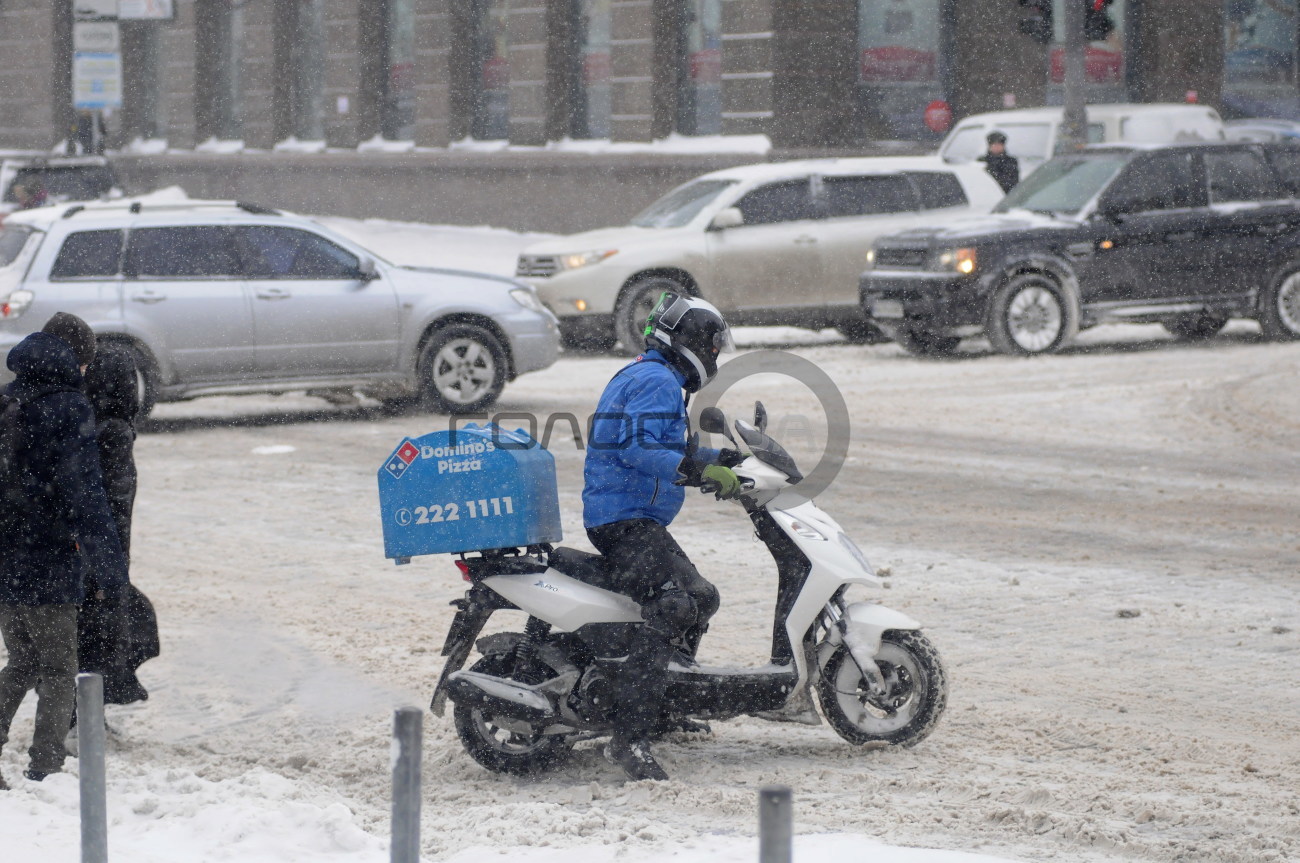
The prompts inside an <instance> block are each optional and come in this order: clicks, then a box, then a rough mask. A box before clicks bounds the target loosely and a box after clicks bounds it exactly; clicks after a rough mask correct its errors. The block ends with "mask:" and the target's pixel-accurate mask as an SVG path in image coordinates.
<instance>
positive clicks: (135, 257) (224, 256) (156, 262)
mask: <svg viewBox="0 0 1300 863" xmlns="http://www.w3.org/2000/svg"><path fill="white" fill-rule="evenodd" d="M126 272H127V274H128V275H129V276H130V277H131V278H173V279H176V278H181V279H186V278H188V279H194V278H210V279H211V278H222V279H231V278H238V277H239V276H240V275H241V273H240V266H239V259H238V258H237V257H236V255H235V250H234V247H233V246H232V245H231V242H230V230H229V229H228V228H224V227H221V226H217V225H195V226H186V227H177V228H137V229H135V230H133V231H132V232H131V239H130V242H129V243H128V245H127V250H126Z"/></svg>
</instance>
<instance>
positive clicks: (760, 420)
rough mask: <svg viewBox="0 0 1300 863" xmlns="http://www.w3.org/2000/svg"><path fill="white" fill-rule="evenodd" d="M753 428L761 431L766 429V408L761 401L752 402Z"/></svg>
mask: <svg viewBox="0 0 1300 863" xmlns="http://www.w3.org/2000/svg"><path fill="white" fill-rule="evenodd" d="M754 428H756V429H758V430H759V431H761V432H766V431H767V408H765V407H763V403H762V402H754Z"/></svg>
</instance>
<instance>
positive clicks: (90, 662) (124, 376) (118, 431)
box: [77, 345, 157, 704]
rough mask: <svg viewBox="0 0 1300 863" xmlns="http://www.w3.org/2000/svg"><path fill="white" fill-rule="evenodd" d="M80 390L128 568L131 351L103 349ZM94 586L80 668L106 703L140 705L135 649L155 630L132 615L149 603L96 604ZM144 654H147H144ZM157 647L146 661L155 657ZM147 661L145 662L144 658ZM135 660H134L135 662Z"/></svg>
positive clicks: (119, 599) (80, 622)
mask: <svg viewBox="0 0 1300 863" xmlns="http://www.w3.org/2000/svg"><path fill="white" fill-rule="evenodd" d="M84 390H85V393H86V397H87V398H88V399H89V400H90V406H91V409H92V410H94V412H95V440H96V443H97V444H98V447H99V468H100V472H101V473H102V475H103V478H104V491H105V493H106V494H107V495H108V507H109V510H110V511H111V512H112V514H113V522H114V524H116V526H117V535H118V541H119V542H120V543H121V545H122V552H123V554H125V555H126V557H127V559H128V563H129V560H130V555H131V511H132V509H133V507H134V505H135V489H136V468H135V453H134V449H135V417H136V414H137V413H138V412H139V409H140V398H139V384H138V381H137V377H136V366H135V359H134V357H133V356H132V354H131V352H130V351H128V350H126V349H124V348H121V347H117V346H115V345H103V346H101V347H100V349H99V350H98V351H96V353H95V361H94V362H93V363H91V364H90V366H89V368H87V369H86V376H85V384H84ZM96 588H97V585H94V584H87V590H86V601H85V602H84V603H82V606H81V614H80V616H79V617H78V618H77V632H78V646H77V653H78V658H79V663H78V664H79V667H80V669H81V670H82V671H93V672H95V673H97V674H100V675H102V676H103V678H104V701H105V702H106V703H108V704H130V703H132V702H134V701H143V700H144V699H146V698H148V697H149V693H148V692H147V691H146V690H145V688H144V687H143V686H142V685H141V684H140V681H139V680H138V679H137V678H136V675H135V669H136V668H137V667H139V665H140V663H141V662H143V661H144V659H143V658H139V656H138V653H139V651H136V650H133V645H134V644H136V643H137V642H138V641H140V640H144V641H148V642H152V643H156V641H157V626H156V623H155V622H154V620H153V614H152V607H149V610H148V613H147V614H142V615H140V616H142V617H143V618H145V619H142V620H140V621H138V622H134V623H136V624H137V625H133V621H132V620H131V614H130V611H131V609H132V608H138V607H139V606H140V605H141V604H143V605H144V606H148V603H149V600H148V599H145V597H144V595H143V594H139V595H138V596H137V595H136V594H138V593H139V591H137V590H136V589H135V587H134V586H133V585H132V586H129V587H128V588H127V591H126V593H125V594H124V595H122V596H115V595H112V594H109V595H108V598H105V599H100V598H99V596H98V591H97V589H96ZM145 652H147V651H145ZM156 655H157V649H156V648H155V649H154V650H153V652H152V653H149V656H156ZM145 658H147V657H145ZM137 660H138V661H137Z"/></svg>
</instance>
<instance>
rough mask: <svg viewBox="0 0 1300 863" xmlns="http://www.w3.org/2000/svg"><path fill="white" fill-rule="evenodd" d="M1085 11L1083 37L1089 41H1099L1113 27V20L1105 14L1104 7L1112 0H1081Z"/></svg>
mask: <svg viewBox="0 0 1300 863" xmlns="http://www.w3.org/2000/svg"><path fill="white" fill-rule="evenodd" d="M1083 2H1084V3H1087V4H1088V5H1087V11H1085V12H1084V13H1083V37H1084V38H1085V39H1087V40H1088V41H1089V42H1099V41H1101V40H1102V39H1105V38H1106V37H1107V36H1109V35H1110V31H1112V30H1114V29H1115V22H1114V21H1112V20H1110V16H1109V15H1107V14H1106V7H1107V6H1109V5H1110V4H1111V3H1113V2H1114V0H1083Z"/></svg>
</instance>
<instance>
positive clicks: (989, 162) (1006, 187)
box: [979, 131, 1020, 193]
mask: <svg viewBox="0 0 1300 863" xmlns="http://www.w3.org/2000/svg"><path fill="white" fill-rule="evenodd" d="M986 140H987V141H988V142H989V149H988V152H987V153H985V154H984V155H983V156H980V158H979V161H981V162H983V163H984V167H985V169H986V170H987V171H988V172H989V175H990V176H992V177H993V179H994V180H996V181H997V184H998V185H999V186H1001V187H1002V191H1003V192H1004V193H1006V192H1010V191H1011V190H1012V189H1013V188H1015V185H1016V183H1019V182H1020V160H1019V159H1017V158H1016V157H1015V156H1012V155H1011V154H1010V153H1008V152H1007V136H1006V135H1004V134H1002V133H1001V132H996V131H994V132H989V134H988V138H987V139H986Z"/></svg>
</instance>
